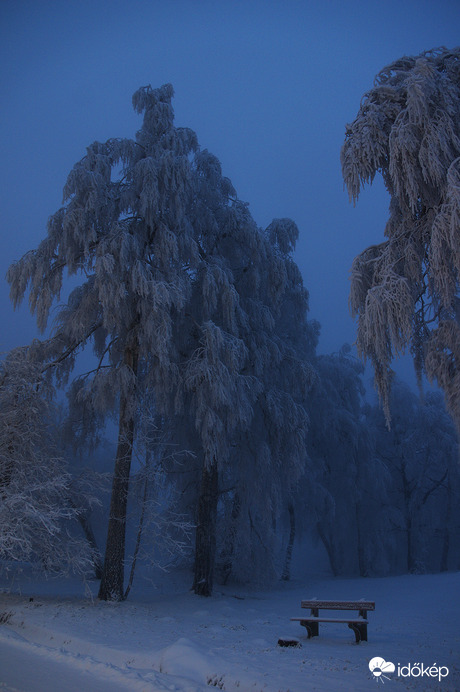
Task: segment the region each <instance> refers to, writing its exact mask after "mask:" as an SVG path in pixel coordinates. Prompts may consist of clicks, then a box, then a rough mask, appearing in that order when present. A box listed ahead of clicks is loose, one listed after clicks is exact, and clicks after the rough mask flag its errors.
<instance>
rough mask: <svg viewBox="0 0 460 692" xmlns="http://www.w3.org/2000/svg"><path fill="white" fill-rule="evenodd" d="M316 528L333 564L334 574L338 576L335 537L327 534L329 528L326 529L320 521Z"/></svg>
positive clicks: (330, 562)
mask: <svg viewBox="0 0 460 692" xmlns="http://www.w3.org/2000/svg"><path fill="white" fill-rule="evenodd" d="M316 530H317V531H318V535H319V537H320V538H321V540H322V542H323V545H324V547H325V548H326V552H327V556H328V558H329V564H330V565H331V570H332V574H333V575H334V577H338V576H339V574H340V570H339V565H338V560H337V556H336V551H335V548H334V545H333V537H332V536H328V535H327V530H325V529H324V527H323V525H322V524H321V522H320V521H318V522H317V523H316Z"/></svg>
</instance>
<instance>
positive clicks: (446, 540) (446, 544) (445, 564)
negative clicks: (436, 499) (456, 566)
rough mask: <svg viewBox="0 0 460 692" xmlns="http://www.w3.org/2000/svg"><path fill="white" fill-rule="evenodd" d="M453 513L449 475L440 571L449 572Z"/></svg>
mask: <svg viewBox="0 0 460 692" xmlns="http://www.w3.org/2000/svg"><path fill="white" fill-rule="evenodd" d="M451 514H452V487H451V485H450V477H449V476H448V477H447V508H446V518H445V520H444V530H443V539H442V553H441V565H440V567H439V571H440V572H447V570H448V569H449V550H450V519H451Z"/></svg>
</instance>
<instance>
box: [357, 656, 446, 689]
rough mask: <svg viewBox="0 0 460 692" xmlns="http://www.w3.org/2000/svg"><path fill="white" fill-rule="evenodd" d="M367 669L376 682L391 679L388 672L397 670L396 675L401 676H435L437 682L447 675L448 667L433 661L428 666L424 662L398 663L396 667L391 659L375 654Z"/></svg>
mask: <svg viewBox="0 0 460 692" xmlns="http://www.w3.org/2000/svg"><path fill="white" fill-rule="evenodd" d="M369 670H370V671H371V673H372V675H373V676H374V680H375V681H376V682H382V683H384V682H385V680H391V678H390V677H388V673H394V672H397V675H398V677H401V678H424V677H427V678H437V679H438V680H439V682H441V680H442V679H443V678H446V677H447V676H448V675H449V668H448V667H447V666H438V665H437V664H436V663H433V664H432V665H430V666H426V665H425V664H424V663H408V664H407V665H401V664H400V663H398V668H397V670H396V666H395V664H394V663H392V662H391V661H385V659H384V658H382V657H381V656H375V657H374V658H371V660H370V661H369Z"/></svg>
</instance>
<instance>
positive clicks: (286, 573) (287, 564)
mask: <svg viewBox="0 0 460 692" xmlns="http://www.w3.org/2000/svg"><path fill="white" fill-rule="evenodd" d="M288 512H289V525H290V531H289V542H288V545H287V549H286V558H285V560H284V569H283V574H282V577H281V579H283V581H289V580H290V578H291V560H292V551H293V548H294V540H295V513H294V505H293V504H292V502H290V503H289V505H288Z"/></svg>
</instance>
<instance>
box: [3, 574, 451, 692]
mask: <svg viewBox="0 0 460 692" xmlns="http://www.w3.org/2000/svg"><path fill="white" fill-rule="evenodd" d="M189 579H190V577H189V575H187V577H186V578H185V577H184V575H178V574H171V575H168V576H167V579H166V580H165V581H164V583H163V585H162V586H161V588H154V587H152V586H151V587H143V588H142V589H140V588H139V587H138V589H137V591H136V590H134V591H133V592H132V597H130V599H129V600H128V601H126V602H124V603H116V604H113V603H101V602H99V601H97V600H96V599H93V598H92V597H91V595H90V590H91V591H93V593H95V592H96V586H97V585H96V584H91V585H86V587H83V586H82V585H81V584H79V585H77V584H75V583H71V582H56V581H50V582H44V581H43V582H39V581H34V582H28V583H27V582H23V583H22V584H21V588H20V591H21V593H20V595H19V594H18V583H16V585H15V586H14V587H10V588H9V589H8V588H7V586H6V584H4V585H3V590H4V591H5V592H4V593H1V594H0V622H1V624H0V690H10V691H13V690H14V691H17V690H19V691H21V692H42V691H43V692H45V691H46V692H54V691H55V690H56V691H59V692H73V691H74V690H75V691H77V690H78V692H82V691H83V692H93V691H94V692H95V691H96V690H97V692H105V691H107V692H119V691H121V690H125V691H126V690H132V691H133V692H137V691H141V690H144V691H145V692H152V691H153V692H157V691H158V692H160V691H161V692H163V691H165V690H169V691H174V692H202V691H203V690H209V689H212V688H216V689H220V690H227V691H232V692H233V691H237V692H288V691H289V692H304V691H308V692H309V691H310V690H311V691H313V690H318V691H319V692H329V691H333V692H338V691H341V690H346V691H347V692H355V691H356V692H360V691H365V690H375V689H379V687H380V684H381V683H382V682H383V683H384V684H387V685H388V687H387V688H386V689H387V690H391V689H393V688H394V689H396V690H398V689H400V690H405V689H408V690H421V691H422V690H442V691H447V690H448V691H450V692H458V691H459V690H460V627H459V625H460V598H459V593H460V573H448V574H440V575H420V576H419V575H417V576H412V575H411V576H401V577H391V578H385V579H333V578H327V577H321V578H320V577H314V578H309V579H308V580H305V582H304V583H300V582H299V581H297V582H293V583H289V584H280V585H279V587H278V588H276V589H273V590H270V591H248V590H244V589H242V588H236V587H225V588H222V587H217V588H216V591H215V595H214V596H213V597H212V598H208V599H204V598H201V597H198V596H195V595H194V594H192V593H190V592H189V591H188V590H187V586H188V581H189ZM85 588H86V592H85ZM7 591H9V592H7ZM51 594H59V595H51ZM315 597H316V598H321V599H354V600H355V599H360V598H364V599H368V600H375V601H376V609H375V612H372V613H369V628H368V629H369V641H368V642H362V643H361V644H359V645H357V644H356V643H355V641H354V635H353V633H352V632H351V630H349V629H348V627H347V626H346V625H344V624H327V625H320V628H321V629H320V636H319V637H318V638H314V639H310V640H308V639H307V637H306V632H305V630H304V628H302V627H301V626H300V625H299V624H298V623H295V622H290V619H289V618H290V617H295V616H298V615H302V614H305V611H303V612H302V611H301V609H300V601H301V599H302V598H315ZM31 598H33V600H30V599H31ZM286 635H289V636H294V637H298V638H299V639H300V643H301V646H300V647H298V648H281V647H279V646H278V645H277V642H278V638H279V637H282V636H286ZM374 657H380V658H382V659H385V660H386V661H390V662H393V663H394V665H395V672H394V673H389V674H388V676H387V679H384V678H383V677H379V678H377V677H376V676H374V675H373V673H372V672H371V671H370V669H369V661H370V660H371V659H372V658H374ZM409 664H410V666H411V672H412V673H415V674H416V675H417V674H420V672H424V674H423V675H422V676H421V677H420V675H418V676H417V677H414V676H413V675H411V676H408V668H407V666H408V665H409ZM414 666H415V668H414ZM428 667H429V670H430V672H431V675H427V673H426V671H427V670H428ZM447 668H448V669H449V673H448V675H447V674H446V672H445V671H446V670H447ZM398 671H400V672H401V673H403V674H406V677H403V675H398ZM439 671H440V672H441V679H439V677H440V676H439V674H438V673H439ZM376 685H378V687H377V686H376Z"/></svg>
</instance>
